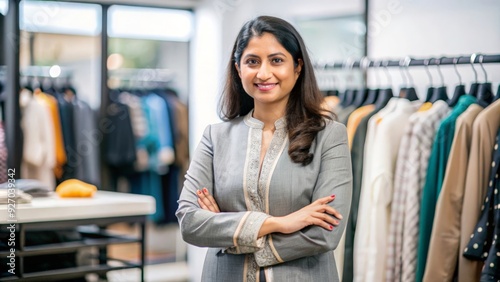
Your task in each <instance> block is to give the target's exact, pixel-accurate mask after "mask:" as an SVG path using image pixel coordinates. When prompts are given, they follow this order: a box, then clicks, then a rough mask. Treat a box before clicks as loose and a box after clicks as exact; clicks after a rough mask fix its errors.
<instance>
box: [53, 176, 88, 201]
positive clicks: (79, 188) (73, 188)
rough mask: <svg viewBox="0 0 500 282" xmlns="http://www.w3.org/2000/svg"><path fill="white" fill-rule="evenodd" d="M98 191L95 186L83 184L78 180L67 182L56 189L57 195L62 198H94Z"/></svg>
mask: <svg viewBox="0 0 500 282" xmlns="http://www.w3.org/2000/svg"><path fill="white" fill-rule="evenodd" d="M96 191H97V187H96V186H95V185H92V184H89V183H86V182H83V181H81V180H78V179H68V180H65V181H63V182H61V184H59V185H57V187H56V193H57V194H58V195H59V196H60V197H62V198H71V197H81V198H88V197H92V196H94V193H95V192H96Z"/></svg>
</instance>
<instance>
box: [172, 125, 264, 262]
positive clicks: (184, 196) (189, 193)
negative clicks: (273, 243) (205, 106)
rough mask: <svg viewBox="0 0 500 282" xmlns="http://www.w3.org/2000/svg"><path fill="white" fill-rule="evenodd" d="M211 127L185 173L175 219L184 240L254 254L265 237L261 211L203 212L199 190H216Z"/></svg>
mask: <svg viewBox="0 0 500 282" xmlns="http://www.w3.org/2000/svg"><path fill="white" fill-rule="evenodd" d="M212 144H213V143H212V136H211V127H210V126H208V127H207V128H206V129H205V132H204V133H203V137H202V140H201V142H200V144H199V145H198V148H197V149H196V151H195V153H194V155H193V158H192V160H191V164H190V166H189V169H188V171H187V174H186V181H185V182H184V187H183V189H182V192H181V195H180V198H179V201H178V203H179V207H178V209H177V212H176V216H177V218H178V220H179V224H180V229H181V233H182V237H183V239H184V241H186V242H187V243H189V244H193V245H196V246H200V247H213V248H222V249H228V250H230V251H231V253H252V252H255V251H257V250H259V249H261V248H262V247H263V245H264V241H265V237H261V238H257V235H258V232H259V230H260V228H261V226H262V224H263V222H264V220H266V218H268V217H269V215H267V214H265V213H262V212H253V211H246V212H220V213H214V212H211V211H207V210H203V209H201V208H200V206H199V205H198V202H197V199H198V197H197V195H196V190H197V189H202V188H203V187H206V188H207V189H208V190H209V191H210V193H211V194H213V190H214V187H213V186H214V179H213V178H214V177H213V175H214V173H213V170H214V168H213V146H212Z"/></svg>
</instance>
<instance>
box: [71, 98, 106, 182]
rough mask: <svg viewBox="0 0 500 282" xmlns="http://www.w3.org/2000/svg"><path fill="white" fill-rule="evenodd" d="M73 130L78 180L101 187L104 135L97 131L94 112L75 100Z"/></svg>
mask: <svg viewBox="0 0 500 282" xmlns="http://www.w3.org/2000/svg"><path fill="white" fill-rule="evenodd" d="M72 103H73V115H74V117H73V130H74V135H75V139H76V152H75V154H76V157H77V163H76V167H75V169H76V178H77V179H79V180H82V181H84V182H87V183H90V184H94V185H96V186H100V173H99V171H100V169H99V145H100V144H101V141H102V138H103V135H102V132H100V131H99V130H97V122H96V116H95V113H94V111H92V109H91V108H90V106H89V105H88V104H87V103H86V102H84V101H82V100H80V99H73V102H72Z"/></svg>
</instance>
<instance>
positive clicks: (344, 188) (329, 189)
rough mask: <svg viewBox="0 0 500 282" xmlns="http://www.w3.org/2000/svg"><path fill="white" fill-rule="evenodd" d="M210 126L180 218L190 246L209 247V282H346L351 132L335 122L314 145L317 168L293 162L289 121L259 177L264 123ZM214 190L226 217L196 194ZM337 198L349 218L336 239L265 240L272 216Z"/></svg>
mask: <svg viewBox="0 0 500 282" xmlns="http://www.w3.org/2000/svg"><path fill="white" fill-rule="evenodd" d="M251 114H252V113H251V112H250V113H249V114H248V115H247V116H245V117H242V118H238V119H235V120H232V121H229V122H223V123H219V124H215V125H211V126H208V127H207V128H206V129H205V132H204V134H203V138H202V140H201V142H200V144H199V145H198V148H197V149H196V151H195V153H194V155H193V158H192V160H191V164H190V167H189V170H188V172H187V175H186V181H185V182H184V188H183V190H182V193H181V195H180V199H179V201H178V203H179V208H178V210H177V212H176V215H177V218H178V219H179V223H180V228H181V232H182V236H183V238H184V240H185V241H186V242H187V243H190V244H193V245H196V246H202V247H209V250H208V252H207V256H206V258H205V264H204V268H203V275H202V280H203V281H218V282H219V281H231V282H234V281H248V282H253V281H259V271H260V269H261V268H262V269H264V271H265V275H266V281H268V282H269V281H286V282H290V281H300V282H302V281H311V282H312V281H314V282H316V281H338V280H339V279H338V274H337V269H336V266H335V258H334V256H333V252H332V250H334V249H335V248H336V247H337V244H338V242H339V240H340V238H341V236H342V232H343V231H344V228H345V225H346V222H347V218H348V216H349V209H350V204H351V194H352V191H351V190H352V170H351V160H350V154H349V148H348V145H347V134H346V128H345V126H344V125H342V124H340V123H337V122H331V121H328V122H327V125H326V128H325V129H324V130H323V131H321V132H319V133H318V135H317V137H316V139H315V140H314V142H313V144H312V147H311V152H312V153H314V159H313V161H312V163H311V164H309V165H307V166H302V165H301V164H296V163H293V162H292V161H291V159H290V157H289V156H288V136H287V132H286V121H285V119H284V118H282V119H279V120H278V121H276V123H275V127H276V131H275V132H274V136H273V139H272V141H271V144H270V146H269V149H268V151H267V153H266V156H265V158H264V161H263V164H262V168H261V171H260V174H259V158H260V147H261V139H262V128H263V123H262V122H261V121H259V120H257V119H254V118H253V117H252V116H251ZM203 187H206V188H207V189H208V190H209V191H210V193H212V194H213V195H214V197H215V200H216V201H217V203H218V205H219V208H220V209H221V211H222V212H221V213H213V212H210V211H206V210H202V209H201V208H200V207H199V205H198V203H197V196H196V189H201V188H203ZM332 194H335V195H336V199H335V200H334V201H333V202H331V203H330V205H332V206H333V207H334V208H335V209H337V210H338V211H339V212H340V213H341V214H342V215H343V218H344V219H343V220H341V221H340V225H339V226H337V227H334V229H333V231H329V230H326V229H323V228H321V227H318V226H309V227H306V228H304V229H302V230H300V231H298V232H295V233H293V234H281V233H273V234H269V235H267V236H263V237H261V238H257V234H258V232H259V229H260V227H261V225H262V223H263V222H264V220H265V219H266V218H268V217H269V216H284V215H287V214H290V213H292V212H294V211H297V210H299V209H301V208H303V207H304V206H306V205H308V204H310V203H311V202H313V201H315V200H316V199H318V198H321V197H325V196H329V195H332Z"/></svg>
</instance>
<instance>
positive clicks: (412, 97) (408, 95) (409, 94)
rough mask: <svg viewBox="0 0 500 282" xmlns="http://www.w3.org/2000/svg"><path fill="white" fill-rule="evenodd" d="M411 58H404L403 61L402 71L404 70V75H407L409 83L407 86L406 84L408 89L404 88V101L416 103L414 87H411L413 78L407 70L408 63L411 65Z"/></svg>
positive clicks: (416, 96) (416, 97)
mask: <svg viewBox="0 0 500 282" xmlns="http://www.w3.org/2000/svg"><path fill="white" fill-rule="evenodd" d="M411 60H412V59H411V58H410V57H406V58H405V60H404V64H403V65H404V70H406V74H407V75H408V81H409V84H408V87H406V97H405V98H406V99H408V100H410V101H417V100H418V95H417V91H415V87H413V85H414V84H413V77H412V76H411V74H410V71H409V70H408V68H409V66H410V63H411Z"/></svg>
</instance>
